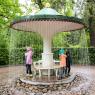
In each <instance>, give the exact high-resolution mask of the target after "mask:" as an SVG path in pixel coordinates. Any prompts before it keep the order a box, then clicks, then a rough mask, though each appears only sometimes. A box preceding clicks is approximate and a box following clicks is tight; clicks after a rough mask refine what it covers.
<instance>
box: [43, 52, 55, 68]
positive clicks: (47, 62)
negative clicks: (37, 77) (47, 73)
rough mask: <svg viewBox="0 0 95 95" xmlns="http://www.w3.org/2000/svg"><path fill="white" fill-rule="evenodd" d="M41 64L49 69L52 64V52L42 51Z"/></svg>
mask: <svg viewBox="0 0 95 95" xmlns="http://www.w3.org/2000/svg"><path fill="white" fill-rule="evenodd" d="M42 61H43V62H42V66H43V68H46V69H51V68H53V66H54V61H53V53H42Z"/></svg>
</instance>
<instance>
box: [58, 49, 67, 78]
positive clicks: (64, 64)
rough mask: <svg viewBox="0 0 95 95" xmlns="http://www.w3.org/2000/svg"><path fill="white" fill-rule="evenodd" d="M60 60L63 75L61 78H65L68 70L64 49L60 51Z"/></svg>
mask: <svg viewBox="0 0 95 95" xmlns="http://www.w3.org/2000/svg"><path fill="white" fill-rule="evenodd" d="M59 59H60V67H61V72H60V73H61V74H60V76H59V77H60V78H63V77H64V76H65V68H66V55H65V54H64V49H60V51H59Z"/></svg>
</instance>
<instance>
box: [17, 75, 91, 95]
mask: <svg viewBox="0 0 95 95" xmlns="http://www.w3.org/2000/svg"><path fill="white" fill-rule="evenodd" d="M88 81H89V80H88V79H87V78H86V77H84V76H83V75H82V74H76V76H75V78H74V80H73V81H72V82H69V83H62V84H50V85H32V84H28V83H23V82H22V81H21V80H20V79H18V80H17V81H16V85H15V86H16V88H17V89H19V90H20V89H23V90H24V91H26V92H27V91H28V92H30V93H36V94H37V93H40V94H38V95H44V94H45V95H89V94H87V93H88V86H87V85H89V84H86V83H89V82H88ZM86 88H87V89H86ZM60 93H64V94H60ZM66 93H68V94H66ZM72 93H73V94H72ZM76 93H78V94H76ZM36 94H35V95H36ZM31 95H32V94H31ZM33 95H34V94H33Z"/></svg>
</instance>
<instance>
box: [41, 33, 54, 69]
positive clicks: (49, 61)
mask: <svg viewBox="0 0 95 95" xmlns="http://www.w3.org/2000/svg"><path fill="white" fill-rule="evenodd" d="M51 41H52V40H51V37H50V36H47V35H46V36H45V35H44V36H43V53H42V61H43V62H42V66H43V67H44V68H52V67H53V64H54V62H53V53H52V52H51Z"/></svg>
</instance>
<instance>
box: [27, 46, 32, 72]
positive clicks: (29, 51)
mask: <svg viewBox="0 0 95 95" xmlns="http://www.w3.org/2000/svg"><path fill="white" fill-rule="evenodd" d="M32 55H33V52H32V48H31V47H27V52H26V53H25V63H26V73H27V74H32V71H31V64H32Z"/></svg>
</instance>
